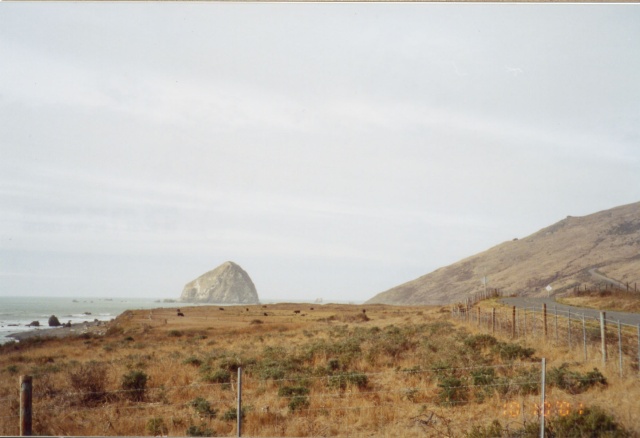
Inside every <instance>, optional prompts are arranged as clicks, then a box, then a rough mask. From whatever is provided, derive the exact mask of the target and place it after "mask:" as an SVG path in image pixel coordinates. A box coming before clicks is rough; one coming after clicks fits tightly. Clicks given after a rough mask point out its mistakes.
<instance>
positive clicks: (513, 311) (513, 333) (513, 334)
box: [511, 306, 516, 339]
mask: <svg viewBox="0 0 640 438" xmlns="http://www.w3.org/2000/svg"><path fill="white" fill-rule="evenodd" d="M515 338H516V306H513V308H512V309H511V339H515Z"/></svg>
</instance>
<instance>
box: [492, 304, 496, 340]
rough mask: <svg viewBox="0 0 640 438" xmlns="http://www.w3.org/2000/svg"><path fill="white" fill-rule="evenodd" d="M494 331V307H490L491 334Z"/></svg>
mask: <svg viewBox="0 0 640 438" xmlns="http://www.w3.org/2000/svg"><path fill="white" fill-rule="evenodd" d="M495 333H496V308H495V307H492V308H491V334H495Z"/></svg>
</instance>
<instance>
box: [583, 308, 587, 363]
mask: <svg viewBox="0 0 640 438" xmlns="http://www.w3.org/2000/svg"><path fill="white" fill-rule="evenodd" d="M582 348H583V349H584V361H585V362H586V361H587V326H586V323H585V320H584V313H583V314H582Z"/></svg>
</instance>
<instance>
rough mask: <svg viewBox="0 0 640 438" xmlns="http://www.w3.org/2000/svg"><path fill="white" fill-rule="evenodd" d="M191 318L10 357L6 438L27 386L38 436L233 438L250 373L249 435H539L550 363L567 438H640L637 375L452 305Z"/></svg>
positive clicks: (33, 347)
mask: <svg viewBox="0 0 640 438" xmlns="http://www.w3.org/2000/svg"><path fill="white" fill-rule="evenodd" d="M182 311H183V312H184V314H185V317H178V316H176V312H175V310H169V309H156V310H153V311H148V310H145V311H142V310H141V311H130V312H126V313H125V314H123V315H121V316H120V317H119V318H118V319H117V320H116V321H115V322H114V323H112V324H111V325H110V326H109V328H108V330H107V333H106V334H105V335H103V336H97V335H85V336H83V337H80V338H67V339H51V340H42V339H33V340H30V341H25V342H22V343H20V344H9V345H5V346H3V347H2V348H1V350H0V406H1V410H0V412H2V414H1V415H0V435H16V434H18V432H19V429H18V427H19V418H18V409H19V399H18V378H19V376H20V375H23V374H29V375H33V376H34V388H35V389H34V409H33V412H34V434H38V435H160V434H162V435H167V434H168V435H181V436H184V435H191V436H204V435H207V436H232V435H233V436H235V424H236V421H235V418H236V417H235V415H236V413H235V406H236V391H237V377H236V376H237V369H238V367H241V368H242V369H243V378H242V381H243V384H242V389H243V396H242V397H243V415H244V425H243V435H244V436H355V437H359V436H404V437H412V436H421V437H422V436H451V437H463V436H473V437H482V436H513V434H515V433H520V432H521V433H523V434H524V435H522V436H537V433H538V432H537V427H538V424H539V417H538V410H537V407H536V404H539V399H540V395H539V393H540V384H539V382H540V358H541V357H546V358H547V361H548V365H547V366H548V371H549V372H552V371H553V370H556V371H553V372H555V373H556V374H555V376H556V377H557V379H556V382H555V383H550V384H549V385H548V387H547V400H548V401H549V409H548V410H549V418H548V423H549V424H550V425H552V427H555V430H561V429H560V428H561V427H565V426H566V425H565V426H563V424H564V423H568V424H569V426H566V427H573V428H575V427H576V426H575V425H576V424H579V423H580V422H582V423H584V422H585V421H593V420H594V418H595V419H598V418H599V419H600V420H598V421H605V422H608V424H609V426H607V427H614V426H615V427H617V428H618V430H619V431H622V432H619V433H622V435H611V436H638V434H640V426H639V425H640V419H639V418H638V415H639V414H638V409H637V400H638V399H639V397H640V379H639V378H638V374H637V364H635V365H634V364H633V363H632V362H631V361H629V363H628V365H625V366H626V367H627V368H626V369H625V375H624V377H620V376H619V375H618V373H617V368H616V367H615V364H611V365H608V366H607V367H605V368H602V367H601V365H600V363H599V362H597V361H596V362H595V363H591V362H587V363H583V362H582V360H581V357H582V356H581V353H580V352H579V351H572V350H570V349H568V348H566V347H565V346H562V345H558V346H555V345H553V343H552V342H538V341H533V340H532V339H530V338H529V339H527V340H526V343H525V341H524V340H522V341H513V340H511V339H508V338H506V337H502V335H500V334H498V333H496V334H494V335H493V336H489V335H488V334H487V333H486V332H485V331H481V330H480V328H479V327H477V326H475V325H474V324H466V323H464V322H462V321H460V320H458V319H455V318H452V317H451V315H450V312H449V309H447V308H440V307H410V306H407V307H391V306H384V305H366V306H347V305H331V304H329V305H324V306H313V305H308V304H305V305H302V304H300V305H294V304H281V305H270V306H267V307H263V306H249V307H225V308H224V310H220V308H218V307H195V308H183V309H182ZM296 311H299V312H298V313H296ZM630 354H633V352H630ZM594 357H595V356H594ZM634 366H635V367H636V368H635V369H633V367H634ZM595 367H598V368H599V370H597V372H596V371H594V368H595ZM589 373H591V374H589ZM558 376H559V377H558ZM562 378H566V379H569V381H573V382H574V383H576V382H577V383H576V384H575V385H563V384H561V383H559V382H560V381H561V380H562ZM558 379H559V380H558ZM566 379H565V380H566ZM621 393H624V394H625V397H620V394H621ZM563 422H564V423H563ZM624 430H626V431H627V432H624ZM518 431H520V432H518ZM527 431H528V432H527ZM527 433H528V435H527ZM629 434H630V435H629Z"/></svg>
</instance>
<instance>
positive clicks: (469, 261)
mask: <svg viewBox="0 0 640 438" xmlns="http://www.w3.org/2000/svg"><path fill="white" fill-rule="evenodd" d="M485 273H486V276H487V279H488V287H489V288H498V289H501V290H503V291H507V292H509V291H511V292H514V293H515V292H517V293H520V294H522V295H536V294H541V293H546V291H545V288H546V287H547V285H552V287H553V292H552V293H554V294H557V293H560V292H562V291H565V290H567V289H571V288H573V287H574V286H575V285H583V284H591V285H594V284H598V283H602V282H603V281H604V280H603V276H604V277H607V278H610V279H614V280H616V281H618V282H621V283H626V282H629V283H631V284H633V283H634V282H640V202H637V203H634V204H629V205H624V206H621V207H616V208H613V209H610V210H605V211H601V212H598V213H594V214H591V215H588V216H583V217H572V216H568V217H567V218H566V219H564V220H561V221H560V222H558V223H556V224H554V225H551V226H550V227H547V228H543V229H542V230H540V231H538V232H537V233H534V234H532V235H530V236H528V237H526V238H524V239H519V240H515V239H514V240H513V241H509V242H504V243H502V244H500V245H497V246H495V247H493V248H491V249H489V250H487V251H484V252H482V253H480V254H476V255H474V256H471V257H468V258H466V259H464V260H461V261H459V262H457V263H454V264H452V265H449V266H446V267H443V268H440V269H437V270H436V271H434V272H432V273H430V274H427V275H424V276H422V277H419V278H417V279H415V280H412V281H409V282H407V283H404V284H401V285H399V286H396V287H394V288H392V289H389V290H388V291H385V292H381V293H379V294H378V295H376V296H375V297H373V298H371V299H370V300H369V301H367V303H371V304H373V303H383V304H447V303H451V302H456V301H461V300H463V299H464V298H465V297H466V296H467V295H468V294H470V293H473V292H477V291H479V290H481V289H482V288H483V285H482V283H481V281H482V278H483V276H484V275H485ZM639 286H640V285H639Z"/></svg>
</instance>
